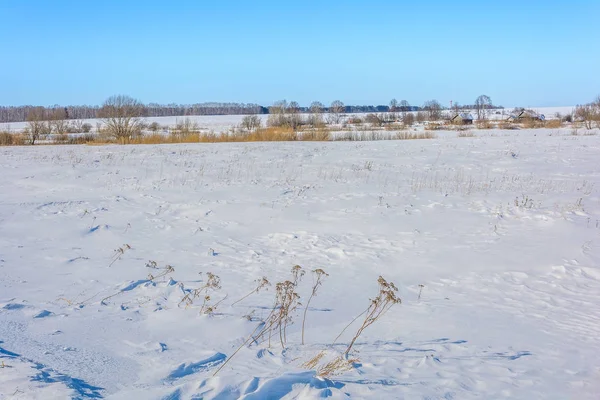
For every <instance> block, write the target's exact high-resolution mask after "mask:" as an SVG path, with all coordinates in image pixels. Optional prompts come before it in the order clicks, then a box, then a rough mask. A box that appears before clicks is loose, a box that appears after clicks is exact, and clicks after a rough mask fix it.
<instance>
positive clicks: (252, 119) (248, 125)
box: [241, 115, 262, 132]
mask: <svg viewBox="0 0 600 400" xmlns="http://www.w3.org/2000/svg"><path fill="white" fill-rule="evenodd" d="M261 125H262V120H261V119H260V117H259V116H258V115H246V116H245V117H244V118H242V122H241V126H242V129H245V130H247V131H248V132H254V131H255V130H257V129H259V128H260V126H261Z"/></svg>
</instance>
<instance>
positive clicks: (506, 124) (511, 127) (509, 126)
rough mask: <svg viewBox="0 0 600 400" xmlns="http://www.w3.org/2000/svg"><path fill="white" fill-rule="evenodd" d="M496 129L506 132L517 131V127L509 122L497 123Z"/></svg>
mask: <svg viewBox="0 0 600 400" xmlns="http://www.w3.org/2000/svg"><path fill="white" fill-rule="evenodd" d="M498 128H500V129H507V130H516V129H519V127H518V126H517V125H515V124H513V123H512V122H509V121H502V122H500V123H498Z"/></svg>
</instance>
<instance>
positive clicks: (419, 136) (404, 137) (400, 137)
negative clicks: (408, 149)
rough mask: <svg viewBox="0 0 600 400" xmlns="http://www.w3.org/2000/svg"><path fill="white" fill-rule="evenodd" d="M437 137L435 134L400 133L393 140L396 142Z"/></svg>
mask: <svg viewBox="0 0 600 400" xmlns="http://www.w3.org/2000/svg"><path fill="white" fill-rule="evenodd" d="M435 138H437V135H436V134H435V133H433V132H405V131H403V132H398V133H397V134H396V135H394V137H393V139H396V140H416V139H435Z"/></svg>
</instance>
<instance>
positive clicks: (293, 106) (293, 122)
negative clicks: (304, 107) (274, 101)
mask: <svg viewBox="0 0 600 400" xmlns="http://www.w3.org/2000/svg"><path fill="white" fill-rule="evenodd" d="M287 114H288V118H287V119H288V124H289V126H290V127H291V128H292V129H296V128H297V127H299V126H300V125H302V116H301V115H300V105H299V104H298V102H297V101H290V104H289V106H288V109H287Z"/></svg>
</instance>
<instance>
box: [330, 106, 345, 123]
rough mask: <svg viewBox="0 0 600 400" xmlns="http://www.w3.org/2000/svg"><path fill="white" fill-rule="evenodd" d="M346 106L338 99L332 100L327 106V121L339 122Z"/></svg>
mask: <svg viewBox="0 0 600 400" xmlns="http://www.w3.org/2000/svg"><path fill="white" fill-rule="evenodd" d="M345 110H346V106H345V105H344V103H342V102H341V101H340V100H334V101H333V102H332V103H331V105H330V106H329V123H331V124H339V123H340V121H341V120H342V115H343V113H344V111H345Z"/></svg>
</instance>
